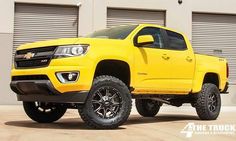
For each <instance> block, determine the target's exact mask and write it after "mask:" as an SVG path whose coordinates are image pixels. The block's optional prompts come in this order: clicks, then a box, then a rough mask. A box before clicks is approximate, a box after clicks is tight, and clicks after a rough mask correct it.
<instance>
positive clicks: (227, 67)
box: [226, 63, 229, 78]
mask: <svg viewBox="0 0 236 141" xmlns="http://www.w3.org/2000/svg"><path fill="white" fill-rule="evenodd" d="M226 76H227V78H229V65H228V63H226Z"/></svg>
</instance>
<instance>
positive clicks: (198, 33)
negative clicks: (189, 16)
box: [192, 13, 236, 82]
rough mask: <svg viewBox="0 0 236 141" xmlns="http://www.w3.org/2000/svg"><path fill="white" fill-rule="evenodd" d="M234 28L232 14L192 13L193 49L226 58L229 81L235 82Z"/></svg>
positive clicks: (235, 42) (235, 18)
mask: <svg viewBox="0 0 236 141" xmlns="http://www.w3.org/2000/svg"><path fill="white" fill-rule="evenodd" d="M234 29H236V16H234V15H217V14H196V13H194V14H193V38H192V44H193V48H194V50H195V51H196V52H199V53H203V54H210V55H218V56H222V57H225V58H227V60H228V63H229V67H230V81H231V82H232V81H233V82H236V81H235V80H236V30H234ZM217 50H220V51H221V53H219V52H218V51H217Z"/></svg>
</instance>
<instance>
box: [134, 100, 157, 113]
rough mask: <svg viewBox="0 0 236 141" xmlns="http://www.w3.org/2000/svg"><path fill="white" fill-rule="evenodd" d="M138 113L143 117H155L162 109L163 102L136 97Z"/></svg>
mask: <svg viewBox="0 0 236 141" xmlns="http://www.w3.org/2000/svg"><path fill="white" fill-rule="evenodd" d="M135 105H136V109H137V111H138V113H139V114H140V115H141V116H143V117H154V116H155V115H156V114H157V113H158V112H159V110H160V107H161V104H160V102H158V101H155V100H151V99H135Z"/></svg>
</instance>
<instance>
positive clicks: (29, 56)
mask: <svg viewBox="0 0 236 141" xmlns="http://www.w3.org/2000/svg"><path fill="white" fill-rule="evenodd" d="M34 55H35V53H32V52H27V53H26V54H25V55H24V58H25V59H31V58H33V57H34Z"/></svg>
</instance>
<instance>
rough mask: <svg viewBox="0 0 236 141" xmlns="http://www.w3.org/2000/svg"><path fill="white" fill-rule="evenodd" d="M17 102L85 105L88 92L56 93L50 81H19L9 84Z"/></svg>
mask: <svg viewBox="0 0 236 141" xmlns="http://www.w3.org/2000/svg"><path fill="white" fill-rule="evenodd" d="M10 87H11V89H12V91H14V92H15V93H16V94H17V100H18V101H38V102H55V103H85V101H86V99H87V95H88V92H87V91H81V92H69V93H60V92H58V91H57V90H56V89H55V88H54V87H53V85H52V83H51V82H50V80H19V81H12V82H11V84H10Z"/></svg>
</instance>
